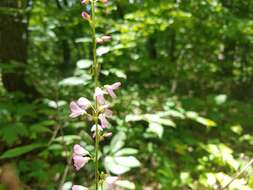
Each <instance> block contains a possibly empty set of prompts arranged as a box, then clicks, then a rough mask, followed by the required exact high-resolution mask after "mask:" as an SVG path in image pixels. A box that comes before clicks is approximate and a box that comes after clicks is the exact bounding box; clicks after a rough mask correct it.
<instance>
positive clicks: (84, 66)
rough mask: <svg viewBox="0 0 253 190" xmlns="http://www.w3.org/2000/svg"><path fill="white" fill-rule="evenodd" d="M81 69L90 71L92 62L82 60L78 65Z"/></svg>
mask: <svg viewBox="0 0 253 190" xmlns="http://www.w3.org/2000/svg"><path fill="white" fill-rule="evenodd" d="M76 65H77V68H79V69H88V68H89V67H90V66H91V65H92V61H91V60H89V59H81V60H79V61H77V63H76Z"/></svg>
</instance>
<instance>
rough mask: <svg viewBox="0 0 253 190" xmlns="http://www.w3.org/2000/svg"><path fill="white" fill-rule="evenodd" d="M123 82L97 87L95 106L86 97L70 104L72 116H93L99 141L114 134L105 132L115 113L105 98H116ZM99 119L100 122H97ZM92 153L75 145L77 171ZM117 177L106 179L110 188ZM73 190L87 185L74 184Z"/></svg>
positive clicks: (75, 166)
mask: <svg viewBox="0 0 253 190" xmlns="http://www.w3.org/2000/svg"><path fill="white" fill-rule="evenodd" d="M120 85H121V83H120V82H116V83H114V84H112V85H105V86H104V87H103V88H100V87H97V88H96V89H95V92H94V99H95V105H94V106H93V105H92V103H91V101H90V100H88V99H87V98H85V97H81V98H79V99H78V100H77V101H72V102H71V103H70V105H69V107H70V115H69V117H70V118H77V117H81V116H88V118H93V120H94V123H95V124H94V125H93V126H92V127H91V132H92V133H93V134H92V136H93V138H95V137H96V132H98V137H99V141H101V140H103V139H104V138H106V137H110V136H111V135H112V133H111V132H106V133H103V132H104V129H106V128H108V126H109V121H108V120H107V119H108V118H111V117H112V115H113V113H112V111H111V110H110V109H109V108H110V106H109V104H108V102H107V101H106V99H105V96H106V95H110V96H111V97H112V98H116V97H117V96H116V94H115V90H116V89H118V88H119V87H120ZM97 120H99V123H98V122H97ZM91 159H93V158H91V155H90V154H89V152H88V151H87V150H86V149H85V148H83V147H82V146H81V145H79V144H76V145H74V147H73V155H72V162H73V166H74V168H75V170H76V171H79V170H80V169H81V168H82V167H84V166H85V164H86V163H88V162H89V160H91ZM115 179H117V177H113V176H108V177H107V178H106V179H105V181H106V183H107V187H108V189H112V187H113V185H114V183H115V181H116V180H115ZM72 190H86V187H83V186H80V185H74V186H73V187H72Z"/></svg>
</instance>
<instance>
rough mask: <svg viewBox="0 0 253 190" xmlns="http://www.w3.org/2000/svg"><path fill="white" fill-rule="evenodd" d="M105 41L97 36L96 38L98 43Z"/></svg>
mask: <svg viewBox="0 0 253 190" xmlns="http://www.w3.org/2000/svg"><path fill="white" fill-rule="evenodd" d="M103 42H104V41H103V40H102V39H101V38H97V39H96V43H97V44H102V43H103Z"/></svg>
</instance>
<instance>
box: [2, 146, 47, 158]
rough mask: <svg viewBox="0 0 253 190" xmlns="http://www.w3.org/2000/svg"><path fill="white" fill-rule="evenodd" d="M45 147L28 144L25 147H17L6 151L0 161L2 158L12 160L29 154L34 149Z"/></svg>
mask: <svg viewBox="0 0 253 190" xmlns="http://www.w3.org/2000/svg"><path fill="white" fill-rule="evenodd" d="M43 146H45V145H42V144H30V145H26V146H21V147H17V148H13V149H10V150H7V151H6V152H4V153H3V154H2V156H1V157H0V159H4V158H14V157H17V156H20V155H23V154H26V153H28V152H31V151H32V150H34V149H37V148H40V147H43Z"/></svg>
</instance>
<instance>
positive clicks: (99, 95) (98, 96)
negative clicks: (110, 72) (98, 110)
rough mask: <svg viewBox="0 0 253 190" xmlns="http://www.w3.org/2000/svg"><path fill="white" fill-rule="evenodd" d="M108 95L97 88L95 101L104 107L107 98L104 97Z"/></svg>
mask: <svg viewBox="0 0 253 190" xmlns="http://www.w3.org/2000/svg"><path fill="white" fill-rule="evenodd" d="M105 94H106V92H104V91H103V90H102V89H101V88H99V87H97V88H96V89H95V94H94V96H95V99H96V100H97V101H98V103H99V104H100V105H104V104H105V98H104V95H105Z"/></svg>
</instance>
